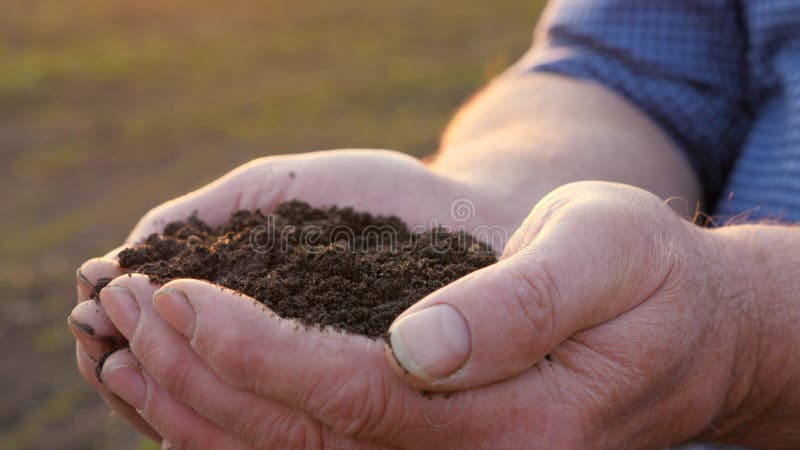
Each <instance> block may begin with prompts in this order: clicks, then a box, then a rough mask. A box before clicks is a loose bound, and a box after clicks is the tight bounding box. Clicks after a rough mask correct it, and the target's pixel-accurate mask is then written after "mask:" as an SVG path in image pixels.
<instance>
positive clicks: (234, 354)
mask: <svg viewBox="0 0 800 450" xmlns="http://www.w3.org/2000/svg"><path fill="white" fill-rule="evenodd" d="M211 328H213V329H214V332H213V334H208V333H205V332H204V331H206V330H209V329H211ZM192 346H193V347H194V348H195V350H196V351H197V352H198V353H199V354H200V355H201V357H202V358H203V359H204V360H205V361H206V363H207V364H209V366H211V367H212V368H213V370H214V371H215V372H216V373H217V374H218V375H219V376H220V377H222V378H223V379H224V380H225V381H226V382H227V383H229V384H231V385H233V386H235V387H239V388H249V387H251V386H249V381H250V380H251V378H252V377H253V374H254V373H258V371H257V370H256V369H257V368H258V367H257V363H258V361H259V360H260V359H261V358H262V356H263V355H261V352H262V347H261V346H258V345H254V344H253V341H252V339H250V338H249V337H248V336H246V334H245V333H243V332H242V331H241V330H235V329H219V327H201V326H199V325H198V327H197V330H196V331H195V336H194V338H193V339H192Z"/></svg>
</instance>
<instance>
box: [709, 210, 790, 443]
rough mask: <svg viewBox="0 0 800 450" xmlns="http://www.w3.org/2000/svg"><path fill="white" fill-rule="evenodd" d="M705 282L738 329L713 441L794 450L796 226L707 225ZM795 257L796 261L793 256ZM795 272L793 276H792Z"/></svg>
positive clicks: (711, 435)
mask: <svg viewBox="0 0 800 450" xmlns="http://www.w3.org/2000/svg"><path fill="white" fill-rule="evenodd" d="M706 232H707V233H708V235H709V238H710V242H711V246H712V247H713V251H712V253H713V255H714V256H713V257H712V264H713V265H714V266H715V267H714V268H713V270H712V272H711V273H710V275H711V276H710V277H709V278H710V280H709V282H710V285H711V286H712V287H713V289H712V295H713V297H714V298H713V301H714V302H715V305H716V307H717V308H719V310H720V312H721V314H722V316H724V317H725V318H726V319H725V320H727V321H728V323H729V324H730V325H732V326H734V327H735V328H736V333H735V336H736V338H735V339H734V340H733V342H727V343H725V342H723V343H720V345H726V346H728V348H729V350H730V351H732V352H733V361H734V364H733V366H732V367H731V373H730V377H729V379H728V385H727V389H726V391H725V398H724V400H723V401H722V404H721V409H720V411H719V414H718V416H717V417H716V419H715V420H714V422H713V423H711V424H710V425H709V427H708V430H707V433H706V436H705V437H707V438H709V439H711V440H716V441H721V442H729V443H736V444H742V445H750V446H756V447H758V446H770V447H777V448H782V447H789V448H793V447H796V446H797V445H798V443H800V441H798V436H797V434H796V433H794V432H791V431H789V432H787V430H792V429H796V426H797V424H798V419H797V417H800V414H798V412H800V373H799V372H800V371H798V367H800V327H798V323H800V322H798V320H799V319H800V303H798V302H797V299H798V295H797V294H796V293H795V292H794V291H795V290H796V289H795V288H796V287H797V286H798V281H797V280H798V279H799V278H797V277H796V276H795V275H796V272H797V261H796V259H797V257H796V256H795V255H797V253H796V251H795V250H800V245H798V244H797V241H798V239H797V237H798V236H800V234H797V232H798V230H797V229H792V228H790V227H779V226H767V225H740V226H730V227H722V228H719V229H715V230H707V231H706ZM793 259H794V261H793ZM792 272H795V274H792Z"/></svg>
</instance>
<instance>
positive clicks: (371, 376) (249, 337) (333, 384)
mask: <svg viewBox="0 0 800 450" xmlns="http://www.w3.org/2000/svg"><path fill="white" fill-rule="evenodd" d="M177 292H183V294H177V295H175V294H176V293H177ZM184 295H185V297H184ZM184 301H186V302H188V306H186V303H184ZM179 305H184V306H183V307H181V306H179ZM155 307H156V310H157V311H159V313H160V314H161V316H162V317H164V318H165V319H166V320H167V322H169V323H170V324H171V325H172V326H173V327H175V329H176V330H178V331H180V332H181V334H183V335H184V336H186V337H187V338H188V339H189V342H190V343H191V346H192V348H193V349H194V350H195V352H196V353H197V354H198V355H199V356H200V357H201V358H202V359H203V360H204V361H205V362H206V363H207V364H208V366H209V367H210V368H211V369H212V370H213V371H214V372H215V373H216V374H217V375H218V376H219V377H220V378H221V379H223V380H224V381H225V383H226V384H228V385H230V386H233V387H236V388H238V389H241V390H247V391H250V392H254V393H256V394H258V395H260V396H262V397H267V398H271V399H274V400H276V401H279V402H281V403H283V404H284V405H286V406H288V407H291V408H293V409H297V410H300V411H303V412H305V413H306V414H308V415H309V416H311V417H313V418H315V419H317V420H319V421H320V422H322V423H323V425H325V426H328V427H330V428H331V430H332V431H333V432H334V433H335V434H337V435H340V436H349V437H357V438H362V439H368V440H376V441H379V442H382V443H386V444H392V445H397V446H400V447H403V448H466V447H475V448H484V447H489V446H491V445H494V446H495V447H498V446H499V447H501V448H519V447H527V446H530V445H528V444H527V443H528V442H529V441H528V440H529V439H533V442H544V443H564V442H569V439H572V438H574V436H569V435H567V436H566V437H565V436H562V435H561V434H559V433H558V431H561V430H559V429H558V428H559V427H560V428H562V429H563V426H561V425H558V426H556V425H554V423H564V424H567V423H572V422H571V421H572V420H577V417H578V414H576V413H575V411H574V409H572V408H567V407H565V406H563V404H564V403H565V398H566V397H565V395H569V392H570V388H569V387H568V386H565V387H557V388H554V387H553V382H552V381H548V380H543V379H542V374H544V373H545V372H546V370H542V371H541V373H540V372H539V371H538V370H536V369H532V370H531V371H529V372H528V373H527V374H526V375H525V376H524V377H519V378H518V379H515V380H513V382H512V381H509V382H505V383H497V384H493V385H491V386H487V387H484V388H480V389H474V390H470V391H465V392H460V393H458V394H457V395H452V396H434V397H430V396H423V395H421V394H420V392H419V391H417V390H415V389H413V388H412V387H411V386H409V385H408V384H407V383H405V382H404V381H403V380H402V379H400V378H399V377H397V376H396V375H395V374H394V372H393V371H392V369H391V368H390V367H389V366H388V365H387V364H386V360H385V356H384V344H383V342H382V341H381V340H377V339H370V338H367V337H364V336H356V335H351V334H345V333H339V332H335V331H333V330H330V329H325V330H320V329H318V328H316V327H307V326H304V325H302V324H299V323H297V322H295V321H292V320H287V319H281V318H279V317H277V316H276V315H275V314H274V313H272V312H271V311H269V310H268V309H266V308H265V307H264V306H263V305H261V304H259V303H256V302H255V301H254V300H252V299H251V298H249V297H246V296H244V295H242V294H239V293H235V292H232V291H230V290H227V289H224V288H221V287H220V286H216V285H212V284H209V283H206V282H202V281H198V280H188V279H181V280H175V281H172V282H170V283H167V284H166V285H165V286H164V287H163V288H162V289H161V290H160V291H159V292H157V293H156V294H155ZM487 417H504V418H505V419H504V422H503V423H502V424H498V423H497V421H494V420H486V418H487ZM571 426H572V425H571ZM512 430H513V432H512ZM517 438H518V439H519V440H515V439H517ZM541 448H575V446H574V445H573V446H572V447H565V446H563V445H561V446H555V447H552V446H549V447H548V446H543V447H541Z"/></svg>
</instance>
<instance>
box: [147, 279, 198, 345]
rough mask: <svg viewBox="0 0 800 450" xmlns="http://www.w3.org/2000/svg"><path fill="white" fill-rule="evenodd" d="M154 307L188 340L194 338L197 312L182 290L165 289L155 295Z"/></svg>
mask: <svg viewBox="0 0 800 450" xmlns="http://www.w3.org/2000/svg"><path fill="white" fill-rule="evenodd" d="M153 306H154V307H155V309H156V311H157V312H158V313H159V314H160V315H161V317H163V318H164V320H166V321H167V322H169V324H170V325H172V327H173V328H175V329H176V330H178V331H179V332H180V333H181V334H183V335H184V336H186V337H188V338H190V339H191V338H192V336H194V322H195V312H194V308H193V307H192V304H191V303H190V302H189V297H188V296H187V295H186V292H184V291H183V290H182V289H178V288H175V287H165V288H161V289H159V290H157V291H156V292H155V294H153Z"/></svg>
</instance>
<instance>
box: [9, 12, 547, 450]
mask: <svg viewBox="0 0 800 450" xmlns="http://www.w3.org/2000/svg"><path fill="white" fill-rule="evenodd" d="M543 3H544V2H543V1H539V0H502V1H496V2H485V1H480V0H436V1H430V0H427V1H422V0H406V1H403V2H381V1H366V0H363V1H356V0H336V1H323V0H316V1H310V0H294V1H280V2H279V1H275V0H268V1H262V2H260V3H259V4H257V5H256V4H255V3H250V2H245V1H240V0H224V1H206V0H203V1H198V0H192V1H185V0H180V1H157V0H147V1H112V0H70V1H64V0H54V1H45V0H4V1H2V5H1V6H2V9H0V158H1V159H0V160H1V161H2V164H1V165H0V218H1V219H0V236H2V238H0V294H1V295H2V300H0V348H2V353H1V354H2V363H1V364H0V399H2V401H1V402H0V449H26V448H37V449H95V448H96V449H137V448H151V447H152V444H148V443H147V442H146V441H145V440H144V439H142V438H139V437H137V436H136V435H135V434H134V433H133V432H131V431H129V430H128V429H127V428H126V427H125V425H124V424H123V422H122V421H121V420H120V419H118V418H115V417H111V416H110V415H109V412H108V410H107V408H106V407H105V406H104V404H103V403H102V402H101V401H100V399H99V397H97V396H96V395H95V394H94V393H93V392H92V391H90V390H89V389H88V388H87V387H85V386H84V385H83V384H82V382H81V380H80V378H79V376H78V373H77V370H76V369H75V367H74V365H73V357H74V353H73V351H74V349H73V345H74V344H73V340H72V338H71V336H70V334H69V332H68V331H67V328H66V325H65V320H66V315H67V313H68V312H69V310H70V309H71V308H72V306H73V304H74V302H75V294H74V290H75V288H74V272H75V269H76V268H77V266H78V265H79V264H80V262H81V261H83V260H85V259H87V258H90V257H92V256H95V255H98V254H100V253H104V252H105V251H107V250H109V249H110V248H112V247H115V246H116V245H117V244H118V243H119V242H120V241H121V240H122V239H123V238H124V236H125V235H126V233H127V231H128V230H129V229H130V227H131V226H132V225H133V223H134V222H135V220H136V219H137V218H138V217H139V216H141V215H142V214H143V213H144V212H146V211H147V210H148V209H149V208H150V207H152V206H154V205H155V204H157V203H160V202H162V201H164V200H167V199H169V198H171V197H174V196H176V195H178V194H181V193H183V192H185V191H187V190H189V189H192V188H195V187H197V186H199V185H202V184H204V183H206V182H208V181H210V180H212V179H213V178H215V177H216V176H218V175H220V174H222V173H223V172H225V171H227V170H229V169H231V168H233V167H235V166H237V165H239V164H241V163H243V162H246V161H248V160H250V159H252V158H255V157H258V156H263V155H267V154H278V153H291V152H301V151H307V150H318V149H326V148H336V147H379V148H390V149H395V150H401V151H405V152H408V153H411V154H413V155H419V156H421V155H425V154H428V153H430V152H431V151H433V150H434V149H435V148H436V145H437V138H438V134H439V132H440V131H441V130H442V128H443V126H444V125H445V124H446V123H447V121H448V118H449V117H450V116H451V115H452V113H453V112H454V111H455V109H456V108H457V107H458V105H459V104H460V103H461V102H463V101H464V100H465V99H466V98H467V97H468V96H469V95H470V94H471V93H472V92H474V91H475V90H476V89H478V88H479V87H480V86H481V85H482V84H483V83H484V82H485V81H486V80H488V79H489V78H491V77H492V76H493V75H495V74H497V73H498V72H499V71H501V70H502V69H503V68H505V67H506V66H507V65H508V64H510V63H511V62H513V61H514V60H515V59H516V58H517V57H519V56H520V55H521V54H522V53H523V52H524V50H525V49H526V47H527V46H528V45H529V43H530V37H531V31H532V27H533V25H534V24H535V22H536V18H537V16H538V14H539V11H540V8H541V7H542V4H543Z"/></svg>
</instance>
